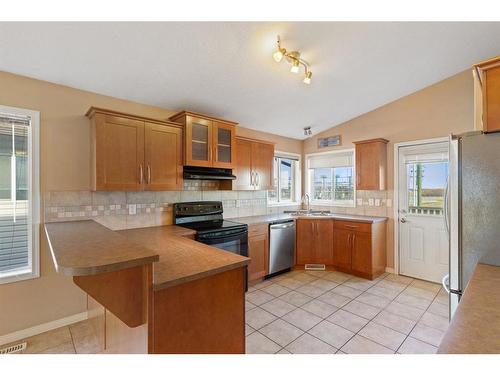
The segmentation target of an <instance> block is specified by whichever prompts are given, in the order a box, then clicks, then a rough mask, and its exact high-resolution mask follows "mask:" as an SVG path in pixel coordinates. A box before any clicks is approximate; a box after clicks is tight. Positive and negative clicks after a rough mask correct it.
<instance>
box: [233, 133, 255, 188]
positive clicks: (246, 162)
mask: <svg viewBox="0 0 500 375" xmlns="http://www.w3.org/2000/svg"><path fill="white" fill-rule="evenodd" d="M233 172H234V174H235V175H236V180H235V182H234V186H235V190H254V189H255V186H254V184H253V171H252V142H250V141H247V140H244V139H236V166H235V169H234V170H233Z"/></svg>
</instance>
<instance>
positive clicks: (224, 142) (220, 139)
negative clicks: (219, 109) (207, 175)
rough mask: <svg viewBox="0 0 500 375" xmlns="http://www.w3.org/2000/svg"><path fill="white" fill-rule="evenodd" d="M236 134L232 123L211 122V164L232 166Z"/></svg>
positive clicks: (234, 155)
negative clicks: (212, 148)
mask: <svg viewBox="0 0 500 375" xmlns="http://www.w3.org/2000/svg"><path fill="white" fill-rule="evenodd" d="M235 137H236V134H235V129H234V126H233V125H228V124H221V123H218V122H215V121H214V122H213V147H214V152H213V156H214V157H213V163H212V164H213V166H214V167H217V168H233V167H234V164H235V157H236V152H235V149H236V147H235V144H236V140H235Z"/></svg>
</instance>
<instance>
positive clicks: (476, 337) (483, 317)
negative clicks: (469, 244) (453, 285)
mask: <svg viewBox="0 0 500 375" xmlns="http://www.w3.org/2000/svg"><path fill="white" fill-rule="evenodd" d="M499 284H500V267H499V266H492V265H487V264H482V263H480V264H478V265H477V267H476V269H475V270H474V273H473V275H472V278H471V280H470V281H469V284H468V285H467V288H466V289H465V292H464V295H463V296H462V298H461V300H460V303H459V304H458V308H457V310H456V312H455V315H454V316H453V319H452V321H451V323H450V326H449V327H448V330H447V331H446V334H445V335H444V337H443V340H442V341H441V345H440V346H439V349H438V353H442V354H468V353H471V354H472V353H477V354H480V353H484V354H486V353H497V354H498V353H500V339H499V338H500V289H499V288H498V285H499Z"/></svg>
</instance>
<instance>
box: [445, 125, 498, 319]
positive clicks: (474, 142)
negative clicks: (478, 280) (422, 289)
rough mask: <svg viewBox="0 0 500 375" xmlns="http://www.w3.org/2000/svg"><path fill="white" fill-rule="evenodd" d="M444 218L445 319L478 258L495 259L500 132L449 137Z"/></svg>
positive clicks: (465, 286)
mask: <svg viewBox="0 0 500 375" xmlns="http://www.w3.org/2000/svg"><path fill="white" fill-rule="evenodd" d="M449 146H450V150H449V158H450V159H449V174H448V189H447V197H446V200H445V202H446V203H445V204H446V207H445V218H446V225H447V229H448V232H449V236H450V238H449V244H450V258H449V263H450V272H449V275H447V276H445V278H444V279H443V286H444V288H445V289H446V290H447V291H449V295H450V319H451V317H452V316H453V314H454V312H455V310H456V308H457V305H458V303H459V301H460V297H461V295H462V293H463V292H464V291H465V289H466V288H467V284H468V282H469V280H470V278H471V276H472V272H473V271H474V268H475V266H476V264H477V263H478V262H482V263H487V264H495V265H499V264H500V133H492V134H482V133H481V132H470V133H466V134H461V135H452V136H450V145H449Z"/></svg>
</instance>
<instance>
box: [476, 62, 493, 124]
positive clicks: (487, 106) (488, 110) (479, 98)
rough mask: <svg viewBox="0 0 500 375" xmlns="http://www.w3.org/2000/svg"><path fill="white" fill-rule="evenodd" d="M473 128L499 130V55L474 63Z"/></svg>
mask: <svg viewBox="0 0 500 375" xmlns="http://www.w3.org/2000/svg"><path fill="white" fill-rule="evenodd" d="M473 73H474V112H475V116H474V118H475V126H474V127H475V129H476V130H482V131H484V132H486V133H490V132H498V131H500V57H496V58H493V59H490V60H487V61H483V62H481V63H479V64H476V65H474V69H473Z"/></svg>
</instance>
